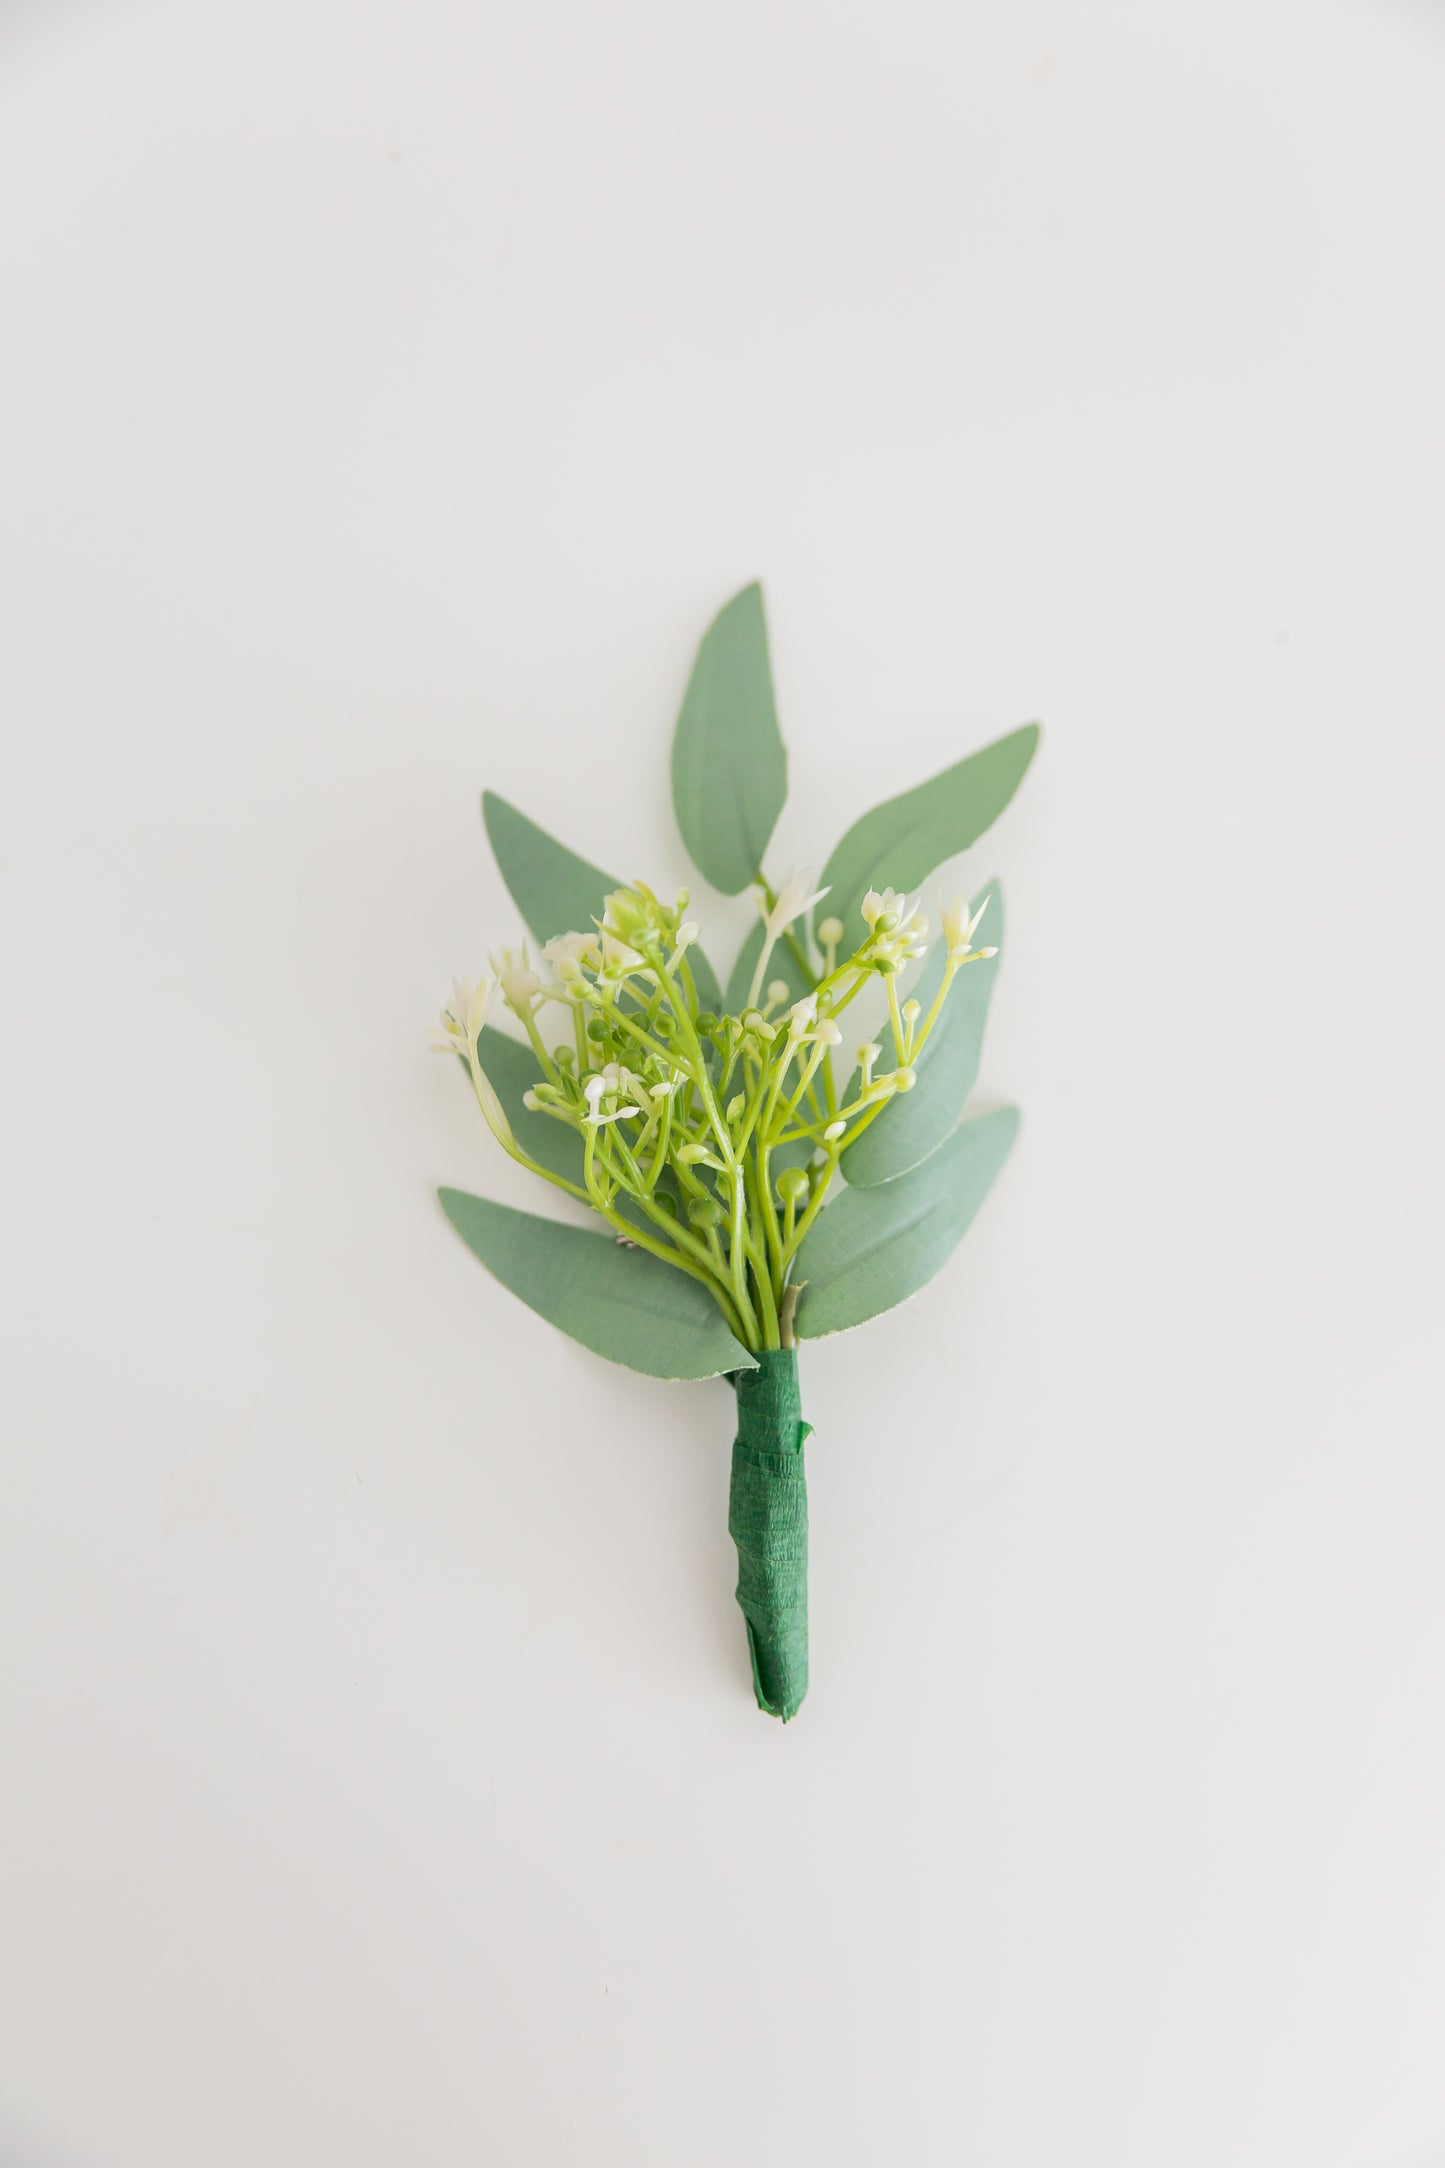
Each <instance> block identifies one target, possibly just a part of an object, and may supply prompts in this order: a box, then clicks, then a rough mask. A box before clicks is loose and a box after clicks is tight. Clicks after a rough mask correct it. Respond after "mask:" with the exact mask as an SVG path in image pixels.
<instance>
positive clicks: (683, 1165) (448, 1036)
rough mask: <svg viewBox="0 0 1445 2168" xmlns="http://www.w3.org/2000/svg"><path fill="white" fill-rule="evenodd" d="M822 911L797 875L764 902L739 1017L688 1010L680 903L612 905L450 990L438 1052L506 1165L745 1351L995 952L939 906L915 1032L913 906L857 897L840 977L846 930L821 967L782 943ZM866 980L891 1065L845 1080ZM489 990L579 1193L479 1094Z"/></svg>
mask: <svg viewBox="0 0 1445 2168" xmlns="http://www.w3.org/2000/svg"><path fill="white" fill-rule="evenodd" d="M826 894H827V890H826V889H815V888H813V886H812V883H811V881H810V880H809V878H808V876H807V875H806V874H802V875H797V876H794V877H792V878H790V879H789V880H788V881H786V882H784V883H783V885H782V887H781V888H780V889H778V890H777V891H776V892H775V891H773V890H771V889H764V890H763V891H762V893H761V895H760V899H759V905H760V910H761V912H762V918H763V939H762V943H761V945H760V948H759V953H758V959H757V964H756V967H755V969H754V972H753V976H752V983H751V987H750V991H749V995H748V999H747V1000H746V1001H745V1003H744V1004H743V1006H742V1008H741V1010H740V1012H739V1013H738V1014H737V1015H719V1014H716V1013H714V1012H713V1011H712V1010H710V1009H708V1008H706V1007H705V1006H704V1005H703V1003H702V1001H701V999H700V998H699V993H698V986H697V981H696V979H695V977H694V975H693V971H692V968H691V964H690V962H689V957H688V951H689V950H690V949H691V948H692V947H693V945H694V944H695V942H696V941H697V938H698V928H697V926H696V924H695V923H694V921H692V920H691V919H689V918H687V917H685V916H684V913H685V912H686V910H687V906H688V895H687V892H686V890H684V891H682V892H681V893H680V894H679V895H678V896H677V898H676V899H675V901H674V902H673V903H672V904H670V905H669V904H665V903H663V902H662V901H661V900H660V899H659V898H658V897H657V896H655V895H654V894H653V892H652V890H651V889H649V888H647V887H645V886H644V885H643V884H642V883H641V882H638V883H637V884H635V885H634V886H633V887H631V888H623V889H618V890H617V891H616V892H615V893H614V894H613V895H610V896H608V897H607V899H606V903H605V907H604V910H603V913H602V916H601V918H600V919H598V920H596V921H595V922H594V924H593V925H592V927H591V928H590V929H588V930H585V931H581V932H576V931H573V932H568V933H564V934H559V935H558V936H557V938H556V939H555V940H551V941H548V942H547V943H546V944H545V946H544V947H543V949H542V951H541V956H540V959H539V960H538V964H534V962H533V960H532V958H531V955H530V952H529V951H528V949H527V947H526V946H525V944H524V945H523V946H522V948H521V949H519V950H516V951H514V950H511V949H504V950H503V951H502V952H501V954H500V956H498V955H493V956H492V958H491V959H490V961H491V966H492V971H491V975H490V976H489V977H486V978H484V979H483V980H482V981H481V982H480V984H478V985H476V986H472V985H471V984H470V983H468V982H467V981H464V980H456V981H454V982H453V988H452V998H451V1001H450V1003H449V1004H448V1006H447V1007H446V1008H445V1009H444V1010H443V1012H442V1018H441V1028H440V1030H439V1031H438V1032H436V1033H435V1034H434V1039H435V1043H436V1044H437V1046H438V1047H439V1048H440V1049H441V1050H442V1051H446V1052H456V1053H459V1054H461V1056H462V1057H463V1059H464V1060H465V1061H466V1063H467V1066H468V1068H469V1070H470V1072H471V1077H472V1082H473V1086H474V1088H475V1091H476V1095H477V1098H478V1101H479V1103H480V1105H481V1108H482V1112H483V1113H484V1115H485V1116H486V1118H487V1121H488V1123H489V1125H490V1126H491V1128H492V1130H493V1132H494V1134H495V1135H496V1136H497V1138H498V1140H499V1142H500V1143H501V1144H502V1145H503V1146H504V1147H505V1149H506V1150H507V1151H508V1152H510V1153H511V1155H512V1156H513V1158H515V1159H518V1160H520V1161H521V1162H522V1163H523V1164H524V1165H526V1166H528V1167H531V1168H532V1169H533V1171H534V1172H535V1173H537V1174H539V1175H541V1176H542V1177H543V1178H544V1179H545V1180H547V1181H549V1182H552V1183H554V1184H556V1185H557V1186H558V1187H559V1188H562V1189H564V1190H567V1191H568V1192H569V1193H570V1194H571V1195H573V1196H575V1197H577V1198H579V1199H580V1200H581V1201H582V1202H583V1203H585V1204H587V1205H590V1206H591V1207H592V1209H593V1210H594V1211H596V1212H597V1213H598V1214H599V1215H600V1217H601V1218H602V1219H603V1220H604V1221H606V1222H607V1223H608V1225H610V1226H611V1227H612V1228H613V1229H614V1230H615V1231H616V1232H617V1233H618V1235H619V1236H621V1237H623V1238H624V1239H625V1240H627V1241H628V1242H631V1243H635V1244H637V1245H638V1246H639V1247H641V1248H643V1249H646V1250H649V1251H651V1252H652V1253H653V1254H654V1255H655V1256H657V1257H659V1258H661V1259H663V1260H664V1261H665V1262H666V1263H668V1264H670V1265H674V1266H676V1267H677V1268H678V1269H679V1270H681V1271H683V1272H687V1273H690V1274H692V1276H693V1277H694V1278H696V1279H698V1280H700V1281H702V1282H703V1284H704V1285H705V1286H707V1287H708V1289H709V1291H710V1292H711V1293H712V1294H713V1295H714V1296H715V1297H716V1299H717V1301H718V1303H719V1305H720V1306H721V1308H722V1310H723V1312H724V1314H725V1316H726V1317H727V1319H728V1322H729V1325H730V1326H731V1328H732V1330H733V1331H734V1333H735V1334H736V1335H737V1337H738V1338H739V1339H740V1340H741V1341H742V1342H743V1344H744V1345H745V1346H748V1347H753V1348H763V1347H778V1346H787V1345H788V1344H789V1343H790V1337H791V1315H792V1308H793V1304H794V1302H795V1300H796V1289H795V1287H794V1285H793V1282H792V1270H793V1264H794V1261H795V1259H796V1257H797V1254H798V1249H799V1246H800V1245H801V1243H802V1241H803V1238H804V1236H805V1235H806V1234H807V1232H808V1229H809V1228H810V1227H811V1225H812V1224H813V1221H814V1219H815V1218H816V1217H817V1214H818V1212H819V1211H820V1210H821V1208H822V1206H823V1202H824V1199H825V1197H826V1195H827V1192H828V1187H829V1184H830V1182H831V1181H832V1178H833V1176H834V1174H835V1172H836V1170H837V1167H838V1163H839V1160H840V1158H841V1157H842V1155H843V1153H844V1152H845V1151H846V1150H847V1149H848V1147H849V1145H851V1144H852V1143H853V1142H854V1141H855V1139H856V1138H858V1137H859V1136H861V1135H862V1134H863V1132H864V1131H865V1130H866V1129H867V1128H868V1127H869V1125H870V1123H872V1122H874V1121H876V1120H877V1119H878V1117H879V1116H880V1115H881V1114H882V1113H883V1112H884V1111H885V1109H886V1108H887V1106H888V1104H889V1102H890V1101H891V1100H892V1099H893V1098H894V1097H896V1096H897V1094H899V1093H900V1092H907V1091H909V1090H911V1089H912V1088H913V1085H914V1083H915V1081H916V1071H915V1066H914V1065H915V1063H916V1060H917V1057H918V1055H919V1053H920V1051H921V1050H922V1048H923V1046H924V1044H925V1043H926V1041H927V1039H928V1036H929V1033H930V1032H931V1031H932V1030H933V1028H934V1025H935V1023H936V1022H937V1019H938V1015H939V1012H940V1010H941V1009H942V1006H943V1003H944V1001H945V1000H946V998H947V995H948V991H949V988H950V986H951V985H952V983H953V980H954V977H955V975H956V974H957V972H958V971H959V970H960V969H961V968H962V967H963V966H964V965H965V964H968V963H971V962H974V961H976V960H977V959H979V958H981V957H984V956H991V955H993V954H994V953H995V951H994V950H992V949H988V948H983V949H975V948H973V947H972V946H971V944H972V941H973V936H974V934H975V933H976V932H977V930H978V925H979V920H980V918H981V917H982V906H980V909H979V911H977V912H975V913H974V914H973V915H972V916H970V914H969V908H968V904H967V902H966V901H964V900H963V899H962V898H960V899H958V900H956V901H954V902H953V903H951V904H946V905H943V906H942V907H941V912H940V917H941V924H942V932H943V939H944V942H945V944H946V953H945V961H944V966H943V971H942V974H941V979H940V983H939V986H938V989H937V992H936V994H935V996H934V998H933V1001H932V1003H931V1005H930V1007H929V1008H928V1010H927V1013H926V1014H925V1013H924V1012H923V1010H922V1007H921V1004H920V1003H919V1002H918V1001H916V1000H908V1001H904V1002H902V1003H900V1001H899V998H898V978H899V974H900V973H902V972H903V971H904V970H905V968H906V967H907V966H908V965H909V964H911V963H913V962H915V961H917V960H918V959H919V958H920V957H922V956H923V954H924V953H925V950H926V948H927V946H928V940H929V928H928V923H927V920H926V919H925V917H924V915H923V913H922V911H921V910H920V908H919V900H918V899H914V900H913V901H912V902H910V901H909V899H908V898H907V897H906V896H900V895H897V894H895V892H894V891H893V890H892V889H891V888H889V889H884V890H882V891H881V892H879V891H876V890H870V891H869V893H868V894H867V896H865V898H864V900H863V906H862V911H863V919H864V923H865V925H866V927H867V934H866V937H865V939H864V940H863V941H862V943H861V944H860V945H859V946H858V947H857V948H856V949H855V950H854V951H853V952H852V953H851V954H850V955H848V956H845V957H843V958H842V959H841V960H840V958H839V956H838V950H839V948H840V947H841V946H842V942H843V933H844V929H843V926H842V923H841V921H840V920H838V919H836V918H825V919H823V920H822V921H821V923H820V924H819V925H818V927H817V942H818V947H819V949H820V950H821V957H822V961H821V965H819V964H818V963H817V962H816V961H815V959H814V958H813V956H812V955H811V954H810V953H809V950H808V946H807V940H806V935H805V934H803V933H800V932H798V931H794V928H795V927H796V926H797V925H798V922H799V921H802V920H803V919H804V914H805V913H807V912H808V911H809V910H810V909H811V908H812V906H813V905H815V904H816V903H818V902H820V901H821V900H822V898H823V896H824V895H826ZM780 940H786V942H787V944H788V949H789V953H790V956H791V958H792V960H793V963H794V965H795V966H796V967H797V969H798V970H800V971H801V970H804V969H806V973H807V978H808V979H809V980H811V981H814V982H815V983H814V985H813V990H812V991H811V992H809V993H807V994H805V995H804V996H803V997H802V998H801V999H798V1000H794V1001H791V1002H790V1001H789V992H790V988H789V985H788V983H787V981H786V980H784V979H782V978H778V977H773V978H771V979H769V977H768V967H769V964H770V962H771V960H772V957H773V954H774V951H775V949H776V946H777V944H778V942H779V941H780ZM539 965H540V968H539ZM878 982H881V984H882V986H883V988H884V990H885V993H886V996H887V1001H888V1015H889V1025H888V1033H889V1037H890V1039H891V1056H892V1059H891V1063H890V1065H889V1066H887V1067H883V1066H881V1065H882V1064H883V1063H884V1059H885V1056H884V1048H883V1044H882V1042H881V1041H880V1040H869V1041H868V1042H867V1043H865V1044H863V1045H861V1046H860V1047H858V1049H857V1052H856V1056H855V1063H854V1066H853V1068H852V1071H851V1074H847V1075H845V1076H844V1077H843V1078H842V1080H841V1082H840V1078H839V1076H838V1074H837V1073H836V1069H835V1062H834V1051H835V1049H837V1048H838V1047H840V1046H841V1045H842V1043H843V1038H844V1032H843V1028H842V1025H841V1023H840V1021H839V1019H840V1018H841V1017H842V1015H843V1013H844V1012H845V1011H846V1010H847V1009H848V1007H849V1006H850V1004H851V1003H852V1002H853V1001H854V1000H855V999H856V998H857V996H858V995H859V994H860V993H862V992H863V990H864V989H865V988H866V987H868V986H869V985H871V984H874V983H878ZM499 992H500V995H501V998H502V1000H503V1002H504V1003H505V1005H506V1007H507V1008H509V1009H510V1010H511V1011H512V1013H513V1015H514V1016H516V1017H517V1019H518V1020H519V1022H520V1023H521V1025H522V1027H523V1029H524V1030H525V1032H526V1034H527V1037H528V1040H529V1042H530V1044H531V1047H532V1051H533V1054H534V1056H535V1059H536V1066H537V1078H536V1082H535V1083H534V1085H533V1086H532V1089H531V1090H530V1091H529V1092H528V1093H527V1094H526V1098H525V1101H524V1104H525V1106H526V1107H527V1109H528V1110H529V1112H531V1113H533V1114H539V1115H542V1116H545V1117H547V1118H548V1119H550V1120H553V1121H556V1122H559V1123H562V1124H564V1125H565V1126H566V1127H567V1128H569V1129H570V1130H572V1131H574V1132H575V1133H576V1136H577V1138H578V1140H579V1144H580V1153H579V1157H578V1164H577V1167H576V1178H575V1179H573V1178H570V1177H568V1176H567V1175H564V1174H559V1173H557V1172H555V1171H553V1170H552V1169H550V1168H547V1167H543V1166H542V1165H540V1164H539V1163H538V1161H537V1160H536V1159H534V1158H533V1157H532V1156H531V1155H530V1154H529V1153H527V1152H526V1151H525V1150H524V1149H523V1148H522V1146H521V1145H520V1144H519V1143H518V1141H517V1138H516V1136H515V1134H514V1132H513V1129H512V1126H511V1123H510V1122H509V1120H508V1118H507V1114H506V1111H505V1109H504V1107H503V1106H502V1103H501V1100H500V1099H499V1097H498V1094H497V1093H496V1091H495V1090H494V1089H493V1087H492V1085H491V1083H490V1081H489V1079H488V1077H487V1073H486V1069H485V1066H484V1064H483V1060H482V1054H481V1034H482V1030H483V1027H484V1025H485V1023H486V1020H487V1017H488V1014H489V1012H490V1010H491V1008H492V1005H493V1003H494V1001H495V998H496V996H497V994H498V993H499ZM549 1006H551V1007H556V1008H559V1009H561V1010H563V1011H565V1012H567V1015H568V1028H567V1029H566V1030H565V1031H564V1032H563V1034H562V1035H561V1036H560V1038H557V1037H555V1035H554V1043H551V1044H548V1042H547V1039H546V1038H545V1037H544V1035H543V1032H542V1028H541V1023H540V1018H541V1016H542V1014H543V1012H544V1011H545V1010H547V1009H548V1008H549Z"/></svg>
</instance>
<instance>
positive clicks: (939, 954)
mask: <svg viewBox="0 0 1445 2168" xmlns="http://www.w3.org/2000/svg"><path fill="white" fill-rule="evenodd" d="M982 895H987V897H988V899H989V901H988V909H987V910H986V911H985V912H984V915H983V924H982V925H981V926H980V927H979V930H978V936H977V938H978V939H979V940H980V941H982V942H985V943H987V945H988V946H989V947H991V948H1001V947H1002V945H1003V898H1002V896H1001V895H1000V893H999V887H998V883H997V881H990V882H989V884H988V887H987V889H986V890H984V891H982V892H981V894H980V896H979V897H976V898H975V899H974V901H975V903H977V902H979V901H981V900H982ZM947 954H948V952H947V950H946V948H945V947H944V944H943V943H942V941H937V942H935V943H934V946H933V948H932V950H931V951H930V952H929V957H928V961H927V963H926V964H925V965H924V967H923V973H922V976H921V977H920V979H919V981H918V984H917V986H915V987H914V989H913V992H914V994H915V995H916V997H917V998H918V1000H919V1001H921V1002H922V1004H923V1013H924V1015H925V1016H926V1015H927V1014H928V1011H929V1008H930V1007H931V1005H932V1002H933V997H934V995H935V994H936V993H937V992H938V989H939V986H940V985H941V983H942V980H943V966H944V963H945V961H946V959H947ZM998 967H999V958H998V957H997V956H985V957H983V958H982V959H981V961H979V962H978V963H972V964H965V965H964V966H963V968H962V969H961V970H960V971H959V972H958V974H957V975H956V977H955V978H954V981H953V984H952V986H951V987H950V988H949V990H948V998H947V1000H946V1001H945V1002H944V1004H943V1007H942V1008H941V1009H940V1010H939V1012H938V1021H937V1023H936V1024H935V1025H934V1027H933V1029H932V1031H931V1032H930V1033H929V1034H928V1037H927V1039H926V1040H925V1042H924V1045H923V1049H922V1051H921V1052H920V1054H919V1056H918V1058H917V1060H916V1061H915V1063H914V1068H915V1070H916V1071H917V1074H918V1082H917V1083H916V1084H915V1085H914V1087H913V1089H912V1091H911V1092H903V1093H901V1094H900V1095H899V1097H898V1098H896V1099H894V1100H892V1101H891V1102H890V1103H889V1105H888V1106H886V1107H885V1108H884V1109H883V1112H882V1113H881V1114H880V1115H879V1116H878V1117H877V1119H876V1120H875V1121H871V1122H870V1123H869V1124H868V1127H867V1128H866V1129H865V1130H864V1132H863V1134H862V1136H861V1137H860V1138H859V1139H858V1142H857V1143H856V1144H853V1145H850V1146H849V1147H848V1150H847V1151H846V1152H845V1153H844V1154H843V1158H842V1161H841V1163H840V1164H841V1167H842V1171H843V1174H844V1175H845V1177H846V1178H847V1180H848V1181H849V1182H851V1183H852V1184H853V1186H854V1187H855V1188H873V1187H874V1186H876V1184H878V1183H879V1182H891V1181H893V1180H894V1179H895V1177H896V1176H898V1175H900V1174H906V1173H907V1172H908V1169H909V1168H910V1167H916V1166H917V1165H918V1164H919V1162H920V1161H921V1160H924V1159H927V1157H928V1155H929V1153H930V1152H936V1151H937V1150H938V1148H939V1146H940V1145H941V1144H943V1143H944V1142H945V1141H946V1140H947V1139H948V1138H949V1137H951V1136H952V1134H953V1132H954V1131H955V1129H957V1127H958V1124H959V1120H960V1118H961V1116H962V1114H963V1110H964V1107H965V1105H966V1104H967V1102H968V1095H969V1093H970V1092H971V1091H972V1090H973V1087H974V1085H975V1083H976V1082H977V1080H978V1064H979V1056H980V1055H981V1054H982V1052H983V1030H984V1025H985V1024H986V1023H987V1021H988V1003H989V996H990V995H991V994H992V992H993V982H994V977H995V974H996V973H997V971H998Z"/></svg>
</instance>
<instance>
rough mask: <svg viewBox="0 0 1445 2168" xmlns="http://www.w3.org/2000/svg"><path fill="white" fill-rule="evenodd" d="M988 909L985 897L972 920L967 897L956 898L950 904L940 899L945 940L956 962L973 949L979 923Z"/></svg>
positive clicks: (939, 907) (939, 912) (940, 917)
mask: <svg viewBox="0 0 1445 2168" xmlns="http://www.w3.org/2000/svg"><path fill="white" fill-rule="evenodd" d="M987 909H988V898H987V896H985V897H984V899H983V902H982V903H981V904H980V905H979V907H978V909H977V910H976V911H975V912H974V914H973V917H972V918H970V917H969V915H968V898H967V896H955V897H953V899H952V900H951V901H950V902H948V903H944V902H943V901H942V899H941V898H940V900H939V906H938V915H939V919H940V921H941V922H942V926H943V938H944V940H945V941H946V942H947V943H948V953H949V955H950V956H951V957H953V958H955V960H956V959H957V958H958V957H960V956H965V955H967V953H968V951H969V949H970V948H972V946H973V937H974V935H975V933H977V931H978V922H979V920H980V919H981V918H982V917H983V914H984V912H985V911H986V910H987Z"/></svg>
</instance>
